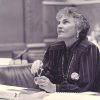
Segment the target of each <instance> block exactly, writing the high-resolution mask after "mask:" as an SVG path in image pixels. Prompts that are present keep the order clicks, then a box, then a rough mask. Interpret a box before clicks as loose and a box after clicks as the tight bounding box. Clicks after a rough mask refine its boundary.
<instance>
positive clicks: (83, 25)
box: [31, 7, 100, 92]
mask: <svg viewBox="0 0 100 100" xmlns="http://www.w3.org/2000/svg"><path fill="white" fill-rule="evenodd" d="M56 19H57V21H58V23H59V24H58V26H57V32H58V41H57V42H55V43H53V44H51V45H50V46H49V47H48V49H47V51H46V53H45V56H44V59H43V61H40V60H36V61H35V62H33V64H32V68H31V71H32V73H33V74H34V73H39V72H38V71H39V68H41V66H42V68H43V71H42V74H41V76H37V77H36V79H35V81H36V84H37V85H38V86H39V88H41V89H43V90H45V91H47V92H83V91H93V90H94V89H95V81H96V77H97V74H98V67H99V66H98V62H99V61H100V60H99V57H100V56H99V50H98V48H97V47H96V46H95V45H94V44H92V43H91V42H89V41H88V40H87V33H88V30H89V28H90V26H89V23H88V21H87V20H86V18H85V17H84V16H83V15H82V14H81V13H79V12H78V10H77V9H75V8H73V7H66V8H64V9H61V10H60V11H59V12H58V13H57V16H56Z"/></svg>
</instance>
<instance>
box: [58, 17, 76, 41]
mask: <svg viewBox="0 0 100 100" xmlns="http://www.w3.org/2000/svg"><path fill="white" fill-rule="evenodd" d="M57 33H58V38H66V39H71V38H74V37H76V33H77V29H76V23H75V19H74V18H71V17H68V18H66V17H62V18H61V19H60V20H59V24H58V26H57Z"/></svg>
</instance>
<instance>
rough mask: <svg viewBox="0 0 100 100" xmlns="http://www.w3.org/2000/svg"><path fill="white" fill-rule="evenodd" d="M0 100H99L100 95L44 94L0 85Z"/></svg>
mask: <svg viewBox="0 0 100 100" xmlns="http://www.w3.org/2000/svg"><path fill="white" fill-rule="evenodd" d="M0 100H100V93H96V92H83V93H57V92H55V93H46V92H45V91H40V90H39V91H38V90H35V89H34V90H31V89H29V88H22V87H15V86H7V85H0Z"/></svg>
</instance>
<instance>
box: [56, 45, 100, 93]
mask: <svg viewBox="0 0 100 100" xmlns="http://www.w3.org/2000/svg"><path fill="white" fill-rule="evenodd" d="M99 57H100V54H99V50H98V48H97V47H95V46H94V45H90V46H89V47H88V48H87V50H86V51H85V53H83V54H82V55H81V59H80V63H79V67H80V69H79V76H80V77H79V82H75V83H73V84H72V83H69V82H68V81H67V79H66V80H65V81H64V82H62V83H61V84H57V85H56V91H57V92H83V91H89V90H90V91H92V89H93V87H95V79H96V76H97V73H98V71H97V70H98V67H99V66H100V65H98V62H99V61H100V59H99Z"/></svg>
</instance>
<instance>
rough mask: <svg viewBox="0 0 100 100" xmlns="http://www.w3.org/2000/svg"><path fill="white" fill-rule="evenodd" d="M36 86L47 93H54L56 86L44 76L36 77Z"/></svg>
mask: <svg viewBox="0 0 100 100" xmlns="http://www.w3.org/2000/svg"><path fill="white" fill-rule="evenodd" d="M37 84H38V85H39V88H41V89H43V90H45V91H47V92H56V84H53V83H52V82H51V81H50V80H49V79H48V78H47V77H45V76H41V77H37Z"/></svg>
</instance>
